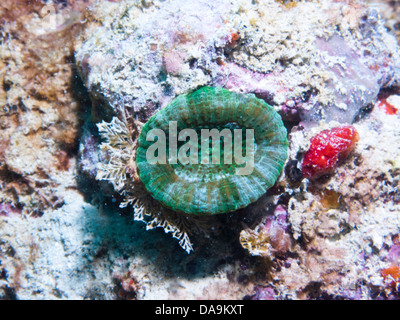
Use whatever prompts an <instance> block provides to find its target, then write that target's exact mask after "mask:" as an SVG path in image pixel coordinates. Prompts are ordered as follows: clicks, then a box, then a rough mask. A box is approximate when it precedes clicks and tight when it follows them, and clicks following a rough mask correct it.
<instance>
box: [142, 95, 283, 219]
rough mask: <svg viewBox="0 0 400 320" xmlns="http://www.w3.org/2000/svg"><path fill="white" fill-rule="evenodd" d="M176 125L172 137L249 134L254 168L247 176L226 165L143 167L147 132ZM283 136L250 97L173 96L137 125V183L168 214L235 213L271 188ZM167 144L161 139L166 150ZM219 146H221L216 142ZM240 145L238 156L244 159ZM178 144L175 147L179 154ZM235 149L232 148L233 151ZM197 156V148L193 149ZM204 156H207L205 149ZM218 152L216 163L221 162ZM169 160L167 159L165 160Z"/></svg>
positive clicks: (278, 123)
mask: <svg viewBox="0 0 400 320" xmlns="http://www.w3.org/2000/svg"><path fill="white" fill-rule="evenodd" d="M171 121H176V123H177V129H178V132H179V131H180V130H183V129H186V128H190V129H194V130H195V131H196V132H200V131H201V129H203V128H210V129H213V128H215V129H218V130H219V131H220V130H222V129H224V128H228V129H231V130H233V129H242V130H243V136H244V137H245V134H244V132H245V129H254V151H255V152H254V166H253V168H252V172H251V174H248V175H238V174H236V170H235V169H236V168H238V167H241V166H242V167H243V164H241V165H239V164H238V163H236V162H235V161H233V162H232V163H231V164H229V163H224V161H221V162H220V163H219V164H213V163H211V161H210V164H202V163H200V162H199V163H198V164H190V163H189V164H182V163H180V162H178V163H176V164H170V163H169V162H168V161H167V162H166V163H164V164H163V163H156V164H153V163H149V161H148V159H147V151H148V148H149V147H150V146H151V145H152V144H153V143H154V142H151V141H147V140H146V137H147V134H148V132H149V131H150V130H152V129H161V130H163V131H164V132H168V129H169V124H170V122H171ZM286 136H287V131H286V128H285V127H284V125H283V122H282V119H281V117H280V116H279V114H278V113H277V112H276V111H275V110H274V109H273V108H272V107H271V106H270V105H268V104H267V103H266V102H265V101H263V100H260V99H258V98H256V97H255V95H253V94H245V95H244V94H239V93H235V92H231V91H228V90H226V89H223V88H213V87H204V88H201V89H199V90H197V91H195V92H193V93H189V94H185V95H181V96H178V97H177V98H176V99H174V100H173V101H172V102H171V103H170V104H169V105H168V106H166V107H165V108H163V109H161V110H160V111H158V112H157V113H156V114H155V115H153V116H152V117H151V118H150V120H149V121H148V122H146V124H145V125H144V126H143V128H142V131H141V133H140V136H139V140H138V148H137V151H136V165H137V169H138V174H139V178H140V180H141V181H142V182H143V184H144V186H145V187H146V189H147V190H148V191H149V192H150V194H151V195H152V197H153V198H155V199H157V200H158V201H160V202H161V203H162V204H163V205H164V206H165V207H167V208H170V209H172V210H174V211H178V212H184V213H187V214H195V215H211V214H219V213H225V212H231V211H235V210H237V209H240V208H243V207H246V206H247V205H249V204H250V203H252V202H254V201H256V200H257V199H258V198H260V197H261V196H262V195H263V194H265V192H266V191H267V189H268V188H270V187H271V186H273V185H274V183H275V182H276V180H277V178H278V177H279V175H280V173H281V171H282V169H283V166H284V163H285V161H286V158H287V149H288V141H287V137H286ZM169 143H170V141H169V140H168V139H167V148H166V149H167V150H168V144H169ZM221 146H222V143H221ZM245 146H246V141H244V142H243V146H242V147H243V150H242V154H244V155H246V149H245ZM179 147H180V145H178V149H179ZM234 147H235V146H234ZM198 150H199V151H200V152H199V157H201V152H204V150H201V147H200V145H199V146H198ZM206 151H207V152H210V151H212V150H211V148H210V150H206ZM224 151H225V150H224V148H222V147H221V148H220V152H221V154H220V159H224ZM168 156H169V155H167V158H168Z"/></svg>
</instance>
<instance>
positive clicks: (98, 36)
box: [0, 0, 400, 300]
mask: <svg viewBox="0 0 400 320" xmlns="http://www.w3.org/2000/svg"><path fill="white" fill-rule="evenodd" d="M11 2H12V3H11ZM49 3H50V7H49ZM52 3H53V4H52ZM10 8H13V9H12V10H10ZM385 8H386V9H387V10H386V9H385ZM47 10H50V11H47ZM52 10H54V11H52ZM399 10H400V6H397V7H396V3H395V2H393V1H383V0H382V1H378V4H374V5H368V4H366V3H364V2H362V1H307V2H297V1H290V2H289V1H273V0H268V1H244V0H243V1H242V0H234V1H227V0H226V1H225V0H223V1H206V0H200V1H193V2H192V1H184V0H166V1H157V0H145V1H135V0H132V1H127V0H126V1H99V0H93V1H84V0H82V1H80V0H68V1H59V2H57V4H54V2H49V1H44V0H43V1H40V0H37V1H31V2H30V3H29V5H27V4H26V2H25V1H22V0H18V1H9V0H5V1H2V3H1V4H0V21H1V22H2V23H1V29H0V44H1V45H0V131H1V137H2V139H1V141H0V299H253V300H263V299H268V300H270V299H399V298H400V294H399V285H400V284H399V283H400V276H399V275H400V271H399V267H400V254H399V246H400V244H399V234H400V198H399V193H400V192H399V185H400V180H399V178H400V130H399V126H398V123H399V121H400V111H399V110H400V90H399V87H400V84H399V81H400V71H399V69H400V63H399V61H400V49H399V44H398V41H396V36H397V37H398V36H399V33H398V30H400V27H398V26H397V25H396V24H397V23H399V22H400V21H399V15H398V14H396V13H398V12H399ZM48 12H50V14H51V13H52V12H53V13H54V14H55V16H54V18H55V20H54V21H55V24H54V25H51V24H50V25H49V24H48V23H46V22H49V21H48V20H46V17H47V18H49V16H47V15H46V14H47V13H48ZM43 22H45V24H43ZM397 39H398V38H397ZM78 72H79V75H78ZM81 81H83V83H82V82H81ZM205 86H211V87H217V88H224V89H228V90H229V91H232V92H237V93H241V94H248V93H251V94H255V95H256V97H258V98H259V99H264V100H265V101H266V102H267V103H268V104H270V105H271V106H272V107H273V108H274V109H275V110H276V111H277V112H278V113H279V114H280V115H281V117H282V119H283V123H284V125H285V127H286V129H287V132H288V141H289V150H288V154H289V158H288V160H287V161H286V163H285V164H284V170H283V172H282V174H281V175H280V177H279V178H278V179H277V181H276V183H275V184H274V185H273V186H272V187H271V188H270V189H268V191H267V190H265V194H264V195H262V196H261V197H260V199H259V200H258V201H256V202H254V203H252V204H250V205H249V206H247V207H245V208H242V209H240V210H238V211H235V212H233V213H227V214H221V215H211V216H202V217H197V216H194V217H193V215H192V216H190V215H184V214H180V213H179V212H175V211H173V210H169V209H168V210H167V209H166V208H164V207H163V206H162V205H160V204H159V203H158V202H157V201H156V200H154V199H153V198H152V197H151V195H150V194H149V193H148V192H147V193H146V190H145V188H144V186H143V185H142V184H141V182H140V179H139V178H138V175H137V170H136V169H137V168H136V163H135V161H134V160H135V152H136V147H137V138H138V137H139V135H140V132H141V130H142V127H143V124H144V123H146V122H147V121H148V120H149V119H150V118H151V117H152V116H153V115H154V114H155V113H156V112H157V111H159V110H162V109H163V108H165V107H166V106H167V105H168V104H169V103H170V102H171V101H173V99H175V98H176V97H178V96H180V95H185V94H188V93H191V92H193V91H195V90H197V89H200V88H202V87H205ZM347 125H351V126H353V127H354V128H355V129H356V130H357V132H358V135H359V139H358V141H357V142H356V143H355V144H354V145H353V144H352V145H351V147H352V148H351V149H352V150H351V151H350V149H349V153H347V152H346V157H345V159H341V160H342V161H339V162H335V163H334V164H333V165H332V166H329V170H327V171H326V172H324V174H323V175H321V176H319V177H316V178H315V179H308V178H307V177H304V176H303V174H302V171H301V164H302V162H303V159H304V158H305V155H306V153H307V150H309V149H310V147H311V145H312V138H313V137H315V136H318V135H319V134H321V133H323V132H332V130H333V129H334V128H338V127H342V126H347ZM353 147H354V148H353ZM318 155H319V156H321V157H323V156H324V155H323V154H318ZM319 159H321V158H319ZM121 206H122V207H123V208H121ZM137 221H144V222H145V224H144V223H141V222H137ZM164 231H165V232H164ZM165 233H169V234H165ZM171 235H172V236H171ZM185 251H186V252H185ZM187 253H190V254H187Z"/></svg>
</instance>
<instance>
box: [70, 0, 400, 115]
mask: <svg viewBox="0 0 400 320" xmlns="http://www.w3.org/2000/svg"><path fill="white" fill-rule="evenodd" d="M104 5H105V4H104V3H103V4H102V5H101V6H100V7H99V9H98V10H104ZM107 11H109V14H108V15H102V16H101V18H100V19H99V20H100V23H101V24H102V26H101V27H99V28H97V29H96V30H94V31H93V30H91V29H89V32H88V34H87V36H85V37H84V39H83V43H82V46H81V47H80V48H79V50H78V51H77V53H76V59H77V63H78V66H79V67H80V70H81V73H82V75H83V78H84V79H85V84H86V86H87V87H88V88H89V89H90V91H92V94H93V95H94V96H95V99H98V100H99V103H100V101H101V102H104V103H102V105H101V106H99V107H98V108H99V112H100V113H102V114H107V115H110V114H114V115H115V114H117V115H118V114H120V113H121V112H122V109H124V108H128V109H129V110H132V111H133V112H134V114H135V115H136V116H137V117H138V118H139V119H141V120H142V121H143V119H145V120H146V119H147V118H148V114H147V112H150V114H151V112H152V111H151V110H155V109H158V108H161V107H163V106H165V105H166V104H167V103H168V102H170V101H171V100H172V99H173V98H174V97H175V96H177V95H180V94H183V93H187V92H189V91H192V90H194V89H196V88H198V87H201V86H206V85H209V86H222V87H225V88H227V89H230V90H233V91H237V92H242V93H249V92H250V93H255V94H257V95H258V96H260V97H262V98H264V99H266V100H267V102H270V103H271V104H272V105H273V106H274V107H275V108H276V110H277V111H279V112H280V113H281V114H282V116H283V117H284V118H287V119H301V120H307V121H311V120H313V121H318V120H320V119H327V120H336V121H339V122H342V123H346V122H347V123H351V122H352V121H353V120H354V117H355V116H356V114H357V113H358V111H359V110H360V109H361V108H362V107H365V106H367V105H368V104H370V103H373V102H374V101H375V100H376V98H377V95H378V93H379V90H380V88H382V87H389V86H393V85H397V86H399V80H400V58H399V48H398V46H397V43H396V40H395V38H394V37H393V36H392V35H390V34H389V33H388V32H387V31H386V29H385V27H384V24H383V21H382V20H381V19H380V16H379V12H378V10H377V9H376V8H374V7H368V6H366V5H364V4H362V3H356V2H354V3H350V4H348V3H346V2H341V1H324V2H299V3H296V4H295V5H293V6H290V7H285V6H284V5H282V4H281V3H280V2H279V1H255V2H252V3H251V4H250V3H248V1H240V0H238V1H226V0H225V1H217V2H211V3H210V2H209V1H205V0H201V1H196V2H195V3H191V2H187V1H180V0H171V1H164V2H157V1H153V2H150V3H149V5H148V7H146V8H141V7H140V5H138V4H136V3H135V2H129V1H127V2H120V3H118V4H113V5H111V4H110V5H108V7H107Z"/></svg>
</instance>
